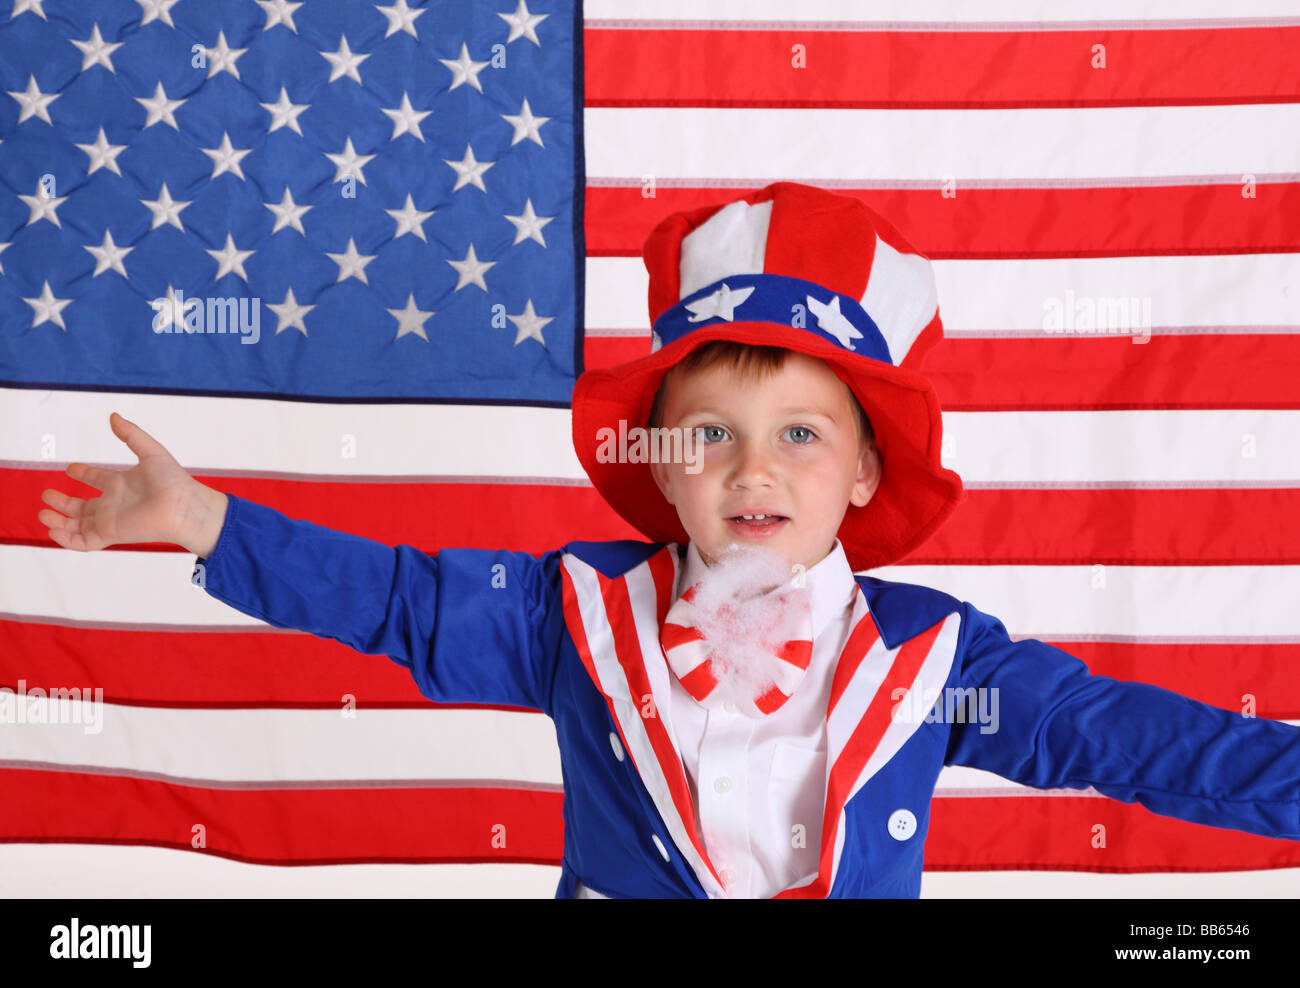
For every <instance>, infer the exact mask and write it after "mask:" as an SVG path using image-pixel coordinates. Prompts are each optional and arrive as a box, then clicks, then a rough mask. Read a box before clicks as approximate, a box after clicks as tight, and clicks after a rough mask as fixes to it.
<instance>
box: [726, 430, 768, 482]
mask: <svg viewBox="0 0 1300 988" xmlns="http://www.w3.org/2000/svg"><path fill="white" fill-rule="evenodd" d="M731 480H732V484H733V486H735V487H741V488H746V489H748V488H754V487H771V486H772V484H773V481H774V480H775V476H774V474H773V466H772V450H771V449H770V448H769V447H768V445H767V444H766V443H765V442H763V440H762V439H761V438H759V437H752V438H750V439H747V440H746V441H745V442H744V443H742V444H740V445H738V446H737V449H736V462H735V464H734V467H733V470H732V478H731Z"/></svg>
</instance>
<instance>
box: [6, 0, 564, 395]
mask: <svg viewBox="0 0 1300 988" xmlns="http://www.w3.org/2000/svg"><path fill="white" fill-rule="evenodd" d="M498 8H500V9H498ZM580 16H581V12H580V9H579V8H578V7H577V5H576V4H574V3H569V4H564V3H547V4H545V5H544V6H543V5H542V4H539V3H536V2H534V3H533V4H532V7H531V8H530V7H529V6H528V5H527V4H526V3H517V4H516V3H515V0H503V2H502V3H500V4H484V3H459V4H441V3H430V4H429V5H427V6H418V5H412V4H408V3H407V2H404V0H394V3H393V4H391V5H388V4H375V3H361V2H354V0H337V2H335V0H331V2H321V0H310V2H306V3H297V2H292V3H286V2H284V0H134V2H128V0H100V2H86V0H75V2H73V0H16V2H15V3H14V5H13V10H12V13H11V16H10V17H8V18H7V19H5V20H4V21H3V22H0V50H2V51H3V53H4V58H3V59H2V60H0V89H2V90H3V91H4V93H6V94H8V95H4V96H0V100H2V102H0V139H2V140H3V143H0V183H2V184H3V188H2V190H0V243H5V244H7V246H5V247H4V248H3V249H0V268H2V272H0V325H2V326H3V331H2V332H0V378H2V379H3V382H4V383H5V384H8V385H15V386H27V387H31V386H48V387H54V388H60V387H74V388H78V387H80V388H89V389H109V390H132V391H155V390H156V391H168V392H177V393H198V394H225V395H239V394H244V395H259V394H273V395H292V396H302V397H309V398H310V397H320V398H337V399H344V400H346V399H357V400H367V399H374V400H384V399H398V400H401V399H405V400H429V401H464V402H510V403H525V404H539V405H560V406H563V405H567V404H568V401H569V397H570V394H571V392H572V388H573V382H574V379H575V378H576V376H577V374H579V373H580V372H581V370H582V363H581V360H582V358H581V346H582V327H581V319H582V306H581V299H582V290H583V279H582V261H583V245H582V209H581V204H582V184H583V180H584V176H583V170H582V133H581V119H582V118H581V113H582V105H581V95H582V94H581V57H582V56H581V33H580V30H579V25H580V21H579V18H580ZM254 322H256V323H257V324H258V326H257V329H256V330H254V328H253V325H252V323H254ZM219 330H224V332H221V331H219ZM250 344H251V345H250Z"/></svg>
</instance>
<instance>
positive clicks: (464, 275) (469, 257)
mask: <svg viewBox="0 0 1300 988" xmlns="http://www.w3.org/2000/svg"><path fill="white" fill-rule="evenodd" d="M447 263H448V264H450V265H451V266H452V267H453V268H455V269H456V270H457V271H458V272H459V273H460V278H459V279H458V280H457V281H456V288H455V290H456V291H460V290H461V289H462V288H464V287H465V286H466V285H478V287H479V288H481V289H483V291H487V290H488V287H487V285H486V284H485V283H484V281H483V275H484V274H485V273H486V272H487V269H488V268H490V267H493V266H494V265H495V264H496V263H497V262H496V261H480V260H479V259H478V257H477V255H475V253H474V245H473V244H470V245H469V253H467V254H466V255H465V260H463V261H453V260H451V259H450V258H448V259H447Z"/></svg>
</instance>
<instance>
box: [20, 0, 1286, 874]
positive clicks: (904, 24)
mask: <svg viewBox="0 0 1300 988" xmlns="http://www.w3.org/2000/svg"><path fill="white" fill-rule="evenodd" d="M1225 10H1226V8H1224V7H1223V5H1222V4H1217V5H1216V4H1213V3H1207V2H1203V0H1194V2H1192V3H1178V4H1175V3H1150V4H1145V5H1143V7H1142V10H1141V17H1142V19H1134V14H1133V11H1132V6H1131V5H1119V4H1111V3H1102V4H1100V5H1098V4H1095V3H1093V4H1087V5H1083V4H1076V3H1073V2H1066V3H1054V4H1041V3H1031V2H1028V0H1025V2H1019V3H1010V4H995V3H992V2H989V3H979V4H974V5H970V4H961V5H958V4H950V3H946V2H943V0H920V2H913V3H907V4H903V3H901V2H900V3H887V4H879V5H877V4H873V5H870V6H869V7H868V6H867V5H863V4H854V3H849V2H837V0H808V2H803V3H800V4H797V5H796V4H789V3H781V2H778V0H756V2H749V3H745V4H743V5H742V4H737V3H728V2H725V0H703V2H698V3H690V4H687V3H685V2H654V3H652V2H650V0H623V2H615V0H589V2H587V3H586V4H583V5H576V4H564V3H558V2H550V0H531V2H528V0H523V2H515V0H500V2H498V3H492V2H484V3H473V4H471V3H441V2H430V3H427V4H422V3H411V2H403V0H395V2H394V3H393V4H392V5H386V4H373V3H361V2H326V0H306V2H303V3H298V2H284V0H222V2H215V0H102V2H73V0H15V2H14V3H13V8H12V11H11V13H10V15H9V16H8V18H7V19H4V20H3V21H0V51H2V52H3V55H4V57H3V59H2V60H0V89H3V90H4V92H6V93H8V95H7V96H5V97H3V102H0V140H2V141H3V143H0V183H2V184H3V189H2V190H0V243H3V244H4V245H5V246H4V247H3V248H0V266H2V267H3V272H2V273H0V327H3V332H0V347H2V349H0V385H2V387H0V407H3V421H4V423H5V428H4V429H3V431H0V442H3V443H4V444H5V446H4V451H3V454H2V455H0V460H3V461H4V462H3V464H0V469H3V478H2V479H0V484H2V488H0V489H2V491H3V500H4V510H3V512H0V519H2V520H3V524H4V526H5V527H4V531H3V532H2V533H0V636H3V638H2V639H0V641H2V647H0V686H3V687H7V688H8V689H9V690H19V689H20V687H21V688H22V689H23V690H25V691H26V693H27V699H26V702H24V703H18V702H17V701H16V700H14V699H10V700H9V701H8V706H7V707H6V706H4V701H3V699H2V698H3V697H4V694H0V714H4V712H5V711H6V710H7V711H9V714H8V715H7V716H8V718H9V719H8V721H6V722H5V723H0V791H3V793H4V798H3V800H0V842H2V843H0V889H3V890H4V891H5V892H7V893H9V894H14V895H42V894H66V895H97V894H106V895H136V894H143V895H176V894H180V895H194V894H197V895H226V894H233V895H284V894H288V895H298V894H301V895H314V894H322V895H332V896H337V895H405V894H416V895H434V896H437V895H524V896H528V895H538V896H548V895H552V894H553V893H554V887H555V882H556V880H557V877H558V868H557V865H558V860H559V854H560V850H561V842H562V820H561V816H560V806H561V799H562V787H561V774H560V762H559V752H558V748H557V746H556V741H555V734H554V730H553V729H552V727H551V725H550V722H549V720H548V719H547V718H546V717H545V716H544V715H542V714H540V713H538V712H535V711H527V710H516V709H491V708H482V707H440V706H436V705H432V704H430V703H428V702H427V701H425V700H424V699H423V697H421V696H420V694H419V693H418V691H417V690H416V689H415V687H414V685H413V683H412V682H411V681H410V679H409V675H408V674H407V673H406V671H405V670H404V669H402V668H400V667H398V666H397V665H396V664H393V663H389V662H386V661H385V660H384V659H382V658H377V657H365V656H359V655H358V654H356V653H354V652H351V651H350V650H348V649H346V648H345V647H343V646H341V645H338V644H337V643H334V642H332V641H327V640H323V639H317V638H313V637H311V636H308V635H303V634H296V633H290V632H284V631H281V630H279V629H273V628H270V627H269V626H267V625H265V624H263V623H262V622H259V621H257V620H256V619H254V618H251V617H246V616H245V615H242V614H238V613H235V612H233V611H231V610H230V609H229V608H227V607H225V606H224V605H222V604H220V603H219V602H217V601H215V600H214V599H212V598H209V597H208V596H207V595H205V594H203V593H202V592H200V591H198V590H196V589H195V588H194V587H192V586H191V585H190V574H191V570H192V564H193V561H194V557H193V556H192V555H191V554H189V553H186V552H183V551H180V550H178V548H177V547H176V546H165V545H157V546H129V547H121V548H117V549H110V550H107V551H105V552H102V553H93V554H80V553H74V552H69V551H67V550H63V549H60V548H58V547H57V546H55V545H54V544H53V543H52V542H51V541H50V540H49V538H48V536H47V534H46V531H45V529H44V528H43V526H41V525H40V523H39V522H38V521H37V519H36V512H37V511H38V510H39V508H40V507H41V502H40V497H39V495H40V491H41V490H43V489H44V488H47V487H55V488H58V489H61V490H66V491H69V492H71V493H74V494H78V495H81V496H87V497H89V496H93V494H94V491H93V490H90V489H88V488H83V487H81V486H80V485H77V484H75V483H73V482H71V481H69V480H68V479H67V478H66V476H65V475H64V474H63V472H62V471H63V469H64V467H65V466H66V465H67V464H68V463H69V462H72V461H74V460H78V461H82V462H87V463H96V464H103V465H110V466H114V467H118V468H124V467H128V466H130V465H133V464H134V462H135V461H134V457H133V456H132V455H131V454H130V452H129V451H128V450H127V449H126V448H125V447H124V446H123V444H121V443H120V442H119V441H118V440H117V439H116V438H115V437H114V436H113V435H112V433H111V432H110V430H109V428H108V416H109V413H110V412H111V411H114V410H117V411H120V412H122V413H123V414H124V415H125V416H126V417H127V418H129V419H132V420H133V421H135V422H137V423H138V424H140V425H141V426H142V427H143V428H145V429H146V431H148V432H150V433H151V434H152V435H153V436H154V437H155V438H157V439H158V440H159V441H161V442H162V443H163V444H164V445H165V446H167V447H168V449H169V450H171V452H172V453H173V454H174V455H175V456H176V457H177V458H178V459H179V460H180V462H181V463H182V464H183V465H185V466H186V467H187V468H188V469H190V470H191V472H193V473H194V474H195V475H196V476H197V477H198V478H199V479H200V480H202V481H203V482H205V483H207V484H209V485H210V486H213V487H216V488H218V489H221V490H225V491H228V492H229V493H232V494H236V495H239V496H242V497H247V498H250V499H252V500H255V501H258V502H261V503H264V504H268V505H271V506H273V507H275V508H277V509H279V510H281V511H283V512H285V513H286V514H288V515H290V516H292V517H296V518H308V519H310V520H312V521H314V522H316V523H318V524H322V525H327V526H331V527H334V528H338V529H343V530H346V531H350V532H354V533H356V534H359V535H364V536H367V537H370V538H374V539H377V540H379V541H383V542H386V543H388V544H398V543H408V544H412V545H416V546H419V547H420V548H422V549H425V550H426V551H429V552H433V551H436V550H437V549H439V548H440V547H444V546H475V547H497V548H509V549H517V550H523V551H528V552H535V553H536V552H542V551H544V550H547V549H551V548H554V547H556V546H559V545H562V544H563V543H565V542H568V541H571V540H575V539H612V538H635V537H637V535H636V533H635V532H633V531H632V530H631V529H630V528H629V527H628V526H627V525H625V524H624V523H623V522H622V521H621V520H620V519H618V518H617V517H616V516H615V515H614V514H613V513H612V511H611V510H610V509H609V508H608V507H606V506H605V505H604V504H603V503H602V502H601V501H600V500H599V499H598V498H597V497H596V495H595V494H594V492H593V491H592V489H591V488H590V487H589V486H588V484H587V483H586V480H585V478H584V476H583V474H582V471H581V469H580V468H579V466H578V463H577V460H576V457H575V456H574V454H573V451H572V449H571V446H570V436H569V415H568V411H567V400H568V395H569V392H570V390H571V388H572V385H573V381H574V379H575V377H576V375H577V374H579V373H580V372H581V371H582V370H583V368H584V366H586V367H592V366H606V365H611V364H615V363H618V362H620V361H622V360H626V359H631V358H633V357H635V356H639V355H642V354H644V353H646V352H647V351H648V347H649V326H648V324H647V313H646V304H645V303H646V276H645V271H644V268H643V266H642V264H641V262H640V259H639V250H640V246H641V243H642V241H643V239H644V237H645V235H646V234H647V233H648V232H649V230H650V229H651V227H652V226H653V225H654V223H655V222H657V220H658V219H660V218H661V217H662V216H663V215H665V214H666V213H668V212H672V211H675V210H678V209H684V208H688V207H691V206H695V205H701V204H705V203H711V202H721V201H724V200H727V199H730V198H734V197H735V196H737V195H739V194H740V193H741V192H743V191H745V190H748V189H753V188H757V187H761V186H762V185H765V184H767V183H769V182H771V181H775V180H780V179H789V180H795V181H803V182H808V183H810V184H816V185H822V186H825V187H827V188H833V189H836V190H840V191H845V192H849V193H851V194H854V195H857V196H860V197H861V198H862V199H863V200H864V201H866V202H867V203H868V204H869V205H871V206H872V207H873V208H875V209H877V210H878V211H879V212H881V213H882V214H883V215H885V216H886V217H888V218H889V219H890V220H891V222H893V223H894V224H895V225H896V226H897V227H898V228H899V229H900V230H902V231H904V232H905V234H906V235H907V236H908V238H909V239H910V240H911V242H912V243H913V244H914V245H915V246H916V247H917V248H918V249H919V250H921V251H922V252H923V253H925V254H927V255H928V256H930V257H931V258H932V259H933V261H934V264H935V270H936V275H937V278H938V282H939V300H940V311H941V314H942V315H943V319H944V325H945V331H946V334H947V339H946V340H945V342H944V343H943V344H941V345H940V347H938V348H937V349H936V350H935V351H934V353H933V354H932V356H931V357H930V360H929V364H928V367H927V369H928V370H929V371H930V372H931V373H932V374H933V377H934V379H935V381H936V384H937V387H938V389H939V394H940V399H941V402H942V404H943V407H944V409H945V445H944V460H945V464H946V465H948V466H950V467H952V468H953V469H955V470H957V471H958V472H959V473H961V474H962V476H963V478H964V480H965V482H966V486H967V488H968V489H969V491H970V495H969V500H968V502H967V503H966V504H965V505H964V506H963V507H962V508H961V509H960V510H959V512H958V514H957V515H956V516H955V517H954V518H953V520H952V521H950V522H949V523H948V524H947V526H946V527H945V528H944V529H942V530H941V531H940V532H939V533H938V534H937V535H936V536H935V537H934V538H933V539H932V540H931V541H930V542H929V543H928V544H927V545H925V546H923V547H922V548H921V549H920V550H918V551H917V552H916V553H915V554H913V556H911V557H909V559H907V560H905V561H904V562H903V563H902V564H900V565H897V566H893V567H889V568H887V569H883V570H878V571H875V573H874V575H878V576H882V577H884V578H887V579H896V580H904V581H907V582H914V583H922V584H927V585H930V586H935V587H937V588H939V589H942V590H946V591H948V592H950V593H953V594H955V595H957V596H959V597H961V598H963V599H966V600H969V601H971V602H972V603H973V604H975V605H976V606H977V607H979V608H981V609H982V610H985V611H987V612H989V613H992V614H995V615H997V616H998V617H1000V618H1002V619H1003V621H1004V622H1005V623H1006V625H1007V627H1008V629H1009V630H1010V631H1011V632H1012V633H1013V635H1015V636H1017V637H1036V638H1041V639H1043V640H1045V641H1048V642H1051V643H1052V644H1055V645H1059V646H1060V647H1062V648H1065V649H1066V650H1067V651H1070V652H1072V653H1073V654H1076V655H1078V656H1080V657H1081V658H1083V659H1084V660H1085V661H1086V662H1087V663H1088V664H1089V666H1090V667H1091V668H1092V670H1093V671H1094V672H1096V673H1100V674H1106V675H1112V676H1117V677H1119V678H1124V679H1136V680H1142V681H1145V682H1152V683H1155V684H1157V685H1161V686H1165V687H1168V688H1171V689H1174V690H1177V691H1179V692H1181V693H1185V694H1186V695H1188V696H1191V697H1193V698H1195V699H1199V700H1203V701H1205V702H1209V703H1212V704H1215V705H1216V706H1222V707H1226V708H1230V709H1234V710H1240V709H1243V708H1245V707H1249V708H1250V709H1251V710H1252V711H1253V712H1254V713H1255V714H1256V715H1258V716H1265V717H1273V718H1279V719H1291V720H1294V719H1296V718H1300V674H1297V672H1296V671H1295V670H1296V669H1297V667H1298V664H1300V611H1297V609H1296V608H1295V606H1294V600H1295V597H1296V591H1297V590H1298V589H1300V569H1297V566H1298V565H1300V520H1298V519H1300V412H1298V411H1297V409H1298V408H1300V386H1297V384H1296V383H1295V382H1296V381H1297V380H1298V379H1300V377H1298V372H1300V345H1298V343H1297V341H1298V340H1300V336H1298V335H1297V334H1300V318H1297V313H1298V312H1300V253H1297V251H1300V140H1298V139H1297V137H1296V135H1297V134H1300V63H1297V61H1296V59H1295V57H1294V52H1295V51H1296V50H1300V15H1297V12H1296V11H1295V9H1294V5H1293V4H1291V5H1288V4H1283V3H1270V2H1267V0H1257V2H1254V3H1247V4H1246V5H1244V6H1243V5H1234V7H1233V8H1232V18H1233V19H1231V20H1228V19H1224V17H1223V16H1222V15H1223V13H1224V11H1225ZM0 17H3V15H0ZM1189 18H1193V19H1189ZM223 300H232V301H233V304H231V303H230V302H226V301H223ZM241 306H242V307H241ZM254 313H256V314H257V315H256V316H255V315H254ZM255 319H260V323H259V324H258V327H259V328H258V330H257V332H256V335H257V339H256V340H253V339H252V337H253V336H254V335H255V334H254V331H253V329H252V324H253V322H254V320H255ZM218 321H220V322H221V325H222V326H223V327H224V328H225V329H226V330H227V332H225V333H219V332H211V331H210V330H212V329H213V328H214V323H216V322H218ZM232 327H236V328H237V332H230V331H229V330H230V329H231V328H232ZM200 329H202V330H203V331H201V332H200V331H199V330H200ZM472 658H473V657H472V656H466V657H465V661H472ZM72 688H76V689H86V690H91V691H93V690H96V689H102V691H103V693H102V696H103V700H104V702H103V704H102V706H101V707H99V708H98V709H99V712H100V715H101V716H102V720H100V721H99V722H98V723H97V724H94V725H92V724H91V723H90V716H91V715H89V714H87V715H86V716H85V717H83V718H80V719H76V720H74V718H73V717H72V715H71V713H70V711H72V710H73V709H74V708H75V709H76V710H84V709H89V708H90V707H91V705H90V704H82V705H80V706H79V705H78V704H77V703H75V702H72V701H69V702H64V703H61V704H56V703H41V702H39V701H38V700H35V699H32V697H33V696H37V697H39V692H40V691H43V690H58V689H65V690H66V689H72ZM65 695H66V694H65ZM41 711H44V712H45V716H46V719H47V720H51V721H55V722H51V723H40V722H36V723H33V722H32V721H33V720H35V719H38V718H39V717H40V716H41V713H40V712H41ZM95 727H97V728H98V729H97V730H96V729H95ZM501 820H509V821H511V826H510V827H509V828H508V831H509V833H510V839H509V841H508V844H506V845H505V846H502V845H501V844H500V842H498V841H494V840H493V834H494V830H493V828H494V824H495V823H496V822H497V821H501ZM1098 825H1102V826H1104V827H1105V832H1106V833H1107V834H1108V835H1109V836H1108V839H1107V841H1106V842H1105V846H1098V845H1097V841H1096V834H1097V830H1096V827H1097V826H1098ZM379 864H382V865H383V866H384V867H382V868H379V867H374V866H375V865H379ZM267 865H271V866H285V865H294V866H297V867H263V866H267ZM340 866H342V867H340ZM926 866H927V874H926V878H925V884H924V886H923V895H932V896H965V895H974V896H987V895H1035V896H1036V895H1048V896H1063V895H1064V896H1103V897H1106V896H1114V897H1124V896H1134V895H1136V896H1148V895H1157V896H1158V895H1182V894H1191V895H1208V896H1220V895H1222V896H1236V895H1245V896H1250V895H1259V894H1270V892H1275V893H1279V894H1280V893H1282V892H1283V891H1284V890H1287V889H1290V890H1292V891H1293V890H1294V887H1295V886H1294V883H1295V880H1296V877H1297V875H1298V874H1300V872H1298V871H1297V870H1296V869H1297V868H1300V848H1298V846H1297V845H1296V844H1295V843H1293V842H1285V841H1272V840H1268V839H1266V838H1261V837H1256V836H1253V835H1247V834H1242V833H1237V832H1233V831H1227V830H1220V829H1216V828H1210V827H1204V826H1199V825H1195V824H1190V823H1184V822H1182V821H1177V820H1171V819H1168V818H1163V817H1158V816H1155V815H1153V814H1151V813H1150V812H1148V811H1146V810H1145V809H1143V808H1142V807H1141V806H1138V805H1136V804H1131V805H1130V804H1124V803H1120V802H1117V801H1114V800H1108V799H1105V798H1104V797H1100V796H1098V795H1097V794H1095V793H1093V792H1090V791H1079V790H1062V791H1056V792H1040V791H1038V790H1032V789H1026V788H1024V787H1021V786H1017V785H1015V784H1012V783H1009V782H1007V781H1006V780H1002V779H999V778H997V777H993V776H988V775H985V774H981V773H975V772H972V771H969V770H958V769H945V770H944V773H943V774H942V775H941V776H940V778H939V781H938V789H937V792H936V799H935V805H934V811H933V816H932V823H931V832H930V835H929V838H928V841H927V845H926Z"/></svg>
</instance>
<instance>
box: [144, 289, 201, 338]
mask: <svg viewBox="0 0 1300 988" xmlns="http://www.w3.org/2000/svg"><path fill="white" fill-rule="evenodd" d="M181 295H182V296H183V295H184V292H182V293H181ZM149 304H150V305H152V306H153V310H154V312H155V316H154V327H153V331H154V332H155V333H161V332H162V331H163V330H164V329H166V328H167V327H168V326H175V327H176V330H177V332H180V331H181V330H183V329H184V328H185V312H186V310H188V309H192V308H193V307H194V306H195V305H198V304H199V301H198V299H193V298H192V299H190V300H189V301H187V302H182V301H181V299H180V298H178V297H177V295H176V289H175V288H173V287H172V286H171V285H168V286H167V295H166V296H165V297H160V298H156V299H154V300H153V301H152V302H150V303H149ZM159 317H161V318H159Z"/></svg>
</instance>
